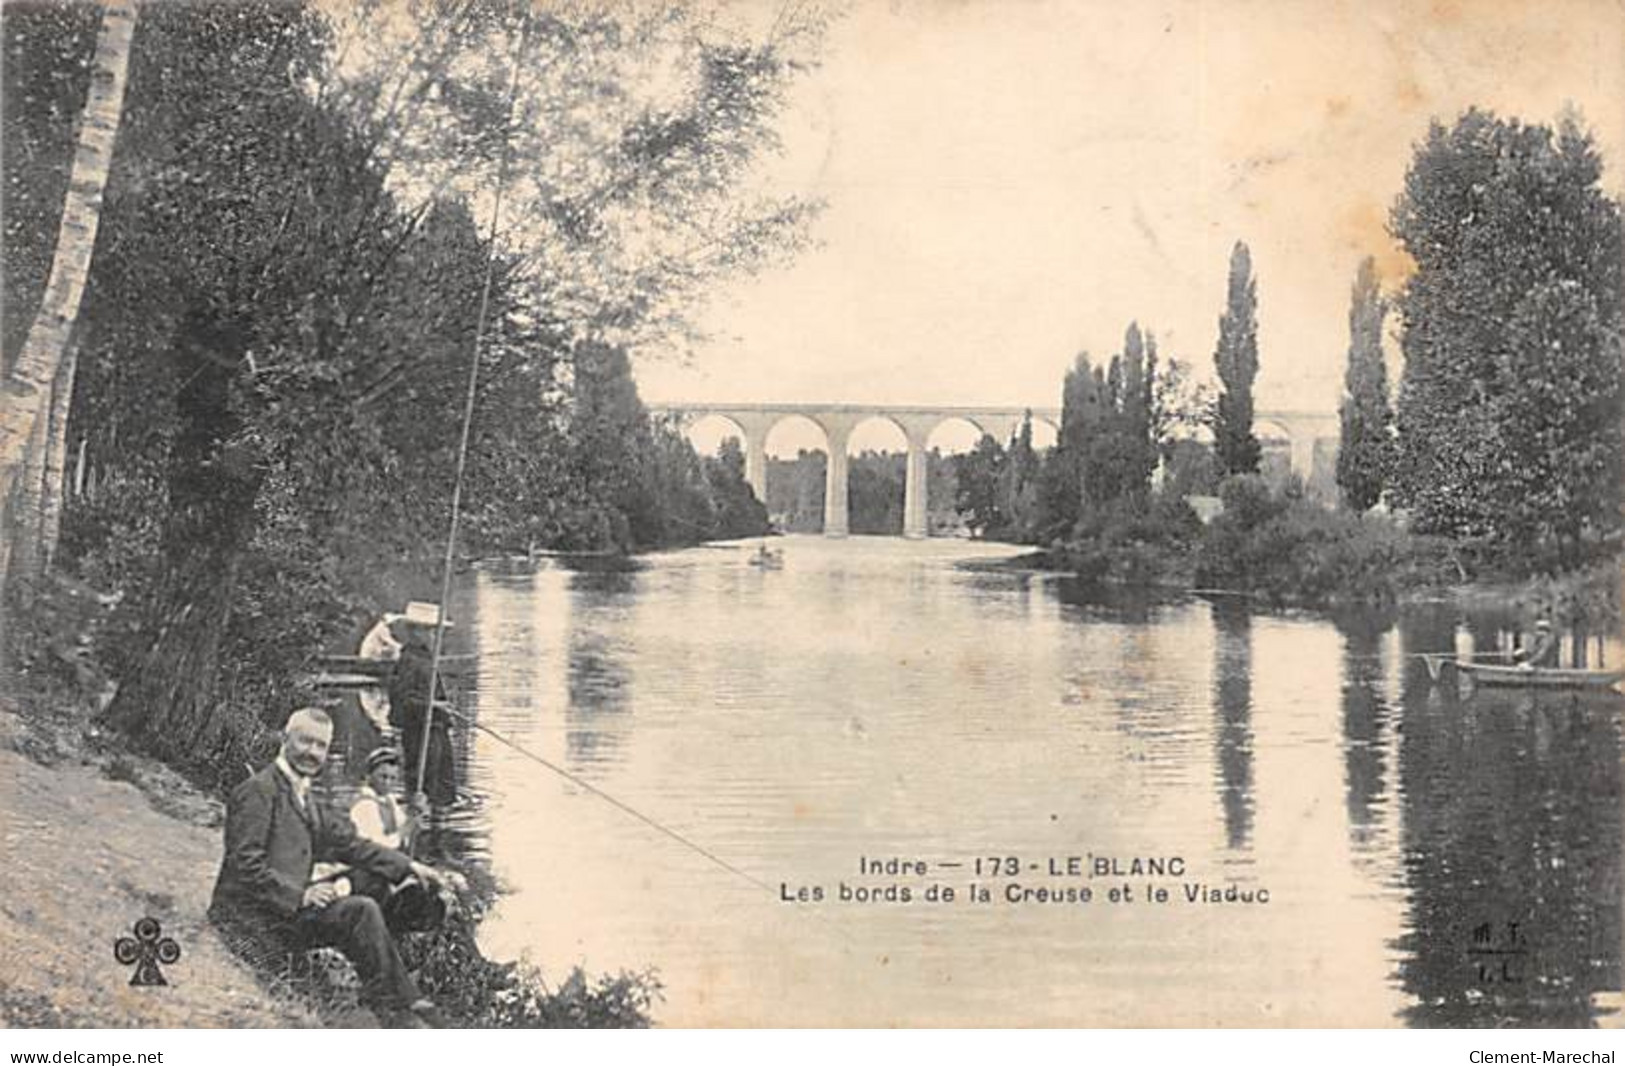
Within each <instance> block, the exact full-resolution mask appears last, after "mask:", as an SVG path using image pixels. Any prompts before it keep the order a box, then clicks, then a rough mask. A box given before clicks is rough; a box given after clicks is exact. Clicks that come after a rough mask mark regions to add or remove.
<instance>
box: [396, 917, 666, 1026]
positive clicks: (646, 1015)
mask: <svg viewBox="0 0 1625 1066" xmlns="http://www.w3.org/2000/svg"><path fill="white" fill-rule="evenodd" d="M478 921H479V913H478V909H476V910H475V911H473V912H468V911H464V912H460V913H456V914H452V915H449V916H448V917H447V919H446V921H445V923H444V924H443V925H442V926H441V927H440V928H439V929H438V930H436V931H435V932H434V933H432V934H423V935H415V936H409V937H407V938H406V940H405V944H404V945H403V947H404V952H403V954H404V956H405V959H406V963H407V966H409V967H410V968H412V969H414V970H416V971H417V980H418V986H419V987H420V988H421V989H422V990H423V993H424V994H425V995H427V996H429V997H431V998H432V999H433V1000H434V1001H435V1004H436V1005H437V1006H439V1007H440V1009H441V1010H442V1011H443V1012H445V1014H446V1016H447V1018H448V1020H450V1021H451V1022H452V1023H453V1024H456V1025H459V1026H464V1027H468V1028H480V1029H646V1028H648V1027H649V1026H650V1025H651V1024H652V1021H653V1019H652V1018H651V1015H650V1011H651V1010H652V1009H653V1007H654V1004H655V1003H656V1001H658V1000H659V999H660V998H661V985H660V981H659V978H658V977H657V976H656V975H655V974H654V972H653V971H644V972H641V973H625V972H622V973H619V974H615V975H607V974H606V975H601V976H599V977H598V978H597V979H596V980H594V979H589V978H588V977H587V975H586V974H585V973H583V972H582V971H581V969H580V968H579V967H578V968H576V969H574V970H572V971H571V972H570V975H569V976H568V977H566V978H565V980H564V982H563V984H561V985H559V986H558V988H556V989H553V988H549V987H548V985H547V982H546V981H544V980H543V978H542V974H541V971H539V970H537V969H536V968H535V967H534V966H531V965H529V964H527V963H523V962H507V963H499V962H493V961H491V960H490V959H487V958H486V957H485V956H484V955H482V954H481V953H480V949H479V944H478V943H477V942H476V940H475V930H476V929H477V927H478Z"/></svg>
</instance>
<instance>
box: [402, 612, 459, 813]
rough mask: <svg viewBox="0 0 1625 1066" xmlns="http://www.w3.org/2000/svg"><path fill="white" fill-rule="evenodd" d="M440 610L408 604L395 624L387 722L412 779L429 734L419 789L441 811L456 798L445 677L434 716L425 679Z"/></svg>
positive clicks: (439, 683) (437, 688)
mask: <svg viewBox="0 0 1625 1066" xmlns="http://www.w3.org/2000/svg"><path fill="white" fill-rule="evenodd" d="M439 621H440V609H439V608H438V607H437V606H435V605H434V604H432V603H410V604H407V608H406V613H405V614H404V615H403V616H402V617H401V619H400V621H399V622H398V623H397V629H398V630H399V632H400V633H401V637H402V645H401V654H400V657H399V658H398V659H396V660H395V669H394V672H393V673H392V674H391V675H390V679H389V724H390V725H392V726H394V727H395V728H396V729H398V730H400V733H401V753H402V756H403V758H402V768H403V769H404V771H405V776H406V777H407V779H408V780H411V779H413V778H415V777H416V776H417V771H418V760H419V759H420V758H421V755H420V754H419V753H420V752H421V751H422V750H423V737H424V730H425V729H426V728H427V730H428V736H429V741H428V743H429V754H428V761H427V762H426V763H425V764H424V767H423V780H422V781H421V782H417V784H418V785H419V791H421V792H422V793H423V794H425V795H426V796H427V797H428V799H429V802H430V803H432V804H434V805H435V806H439V807H444V806H447V805H449V804H451V803H452V802H454V801H455V800H456V799H457V767H456V764H455V762H454V761H453V759H452V754H451V715H450V713H448V708H449V706H450V701H449V700H448V699H447V698H446V687H445V678H444V677H436V678H435V703H436V706H435V708H434V714H433V715H432V716H431V715H430V713H429V678H430V676H431V674H432V673H433V669H434V631H435V627H436V626H437V624H438V623H439Z"/></svg>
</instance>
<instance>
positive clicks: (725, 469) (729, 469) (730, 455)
mask: <svg viewBox="0 0 1625 1066" xmlns="http://www.w3.org/2000/svg"><path fill="white" fill-rule="evenodd" d="M705 475H706V479H707V481H708V482H709V484H710V487H711V497H712V499H713V500H714V501H715V507H716V525H715V527H714V528H713V530H712V532H711V535H712V536H713V537H720V538H728V539H731V538H735V537H754V536H760V535H761V534H764V533H766V532H767V531H768V528H769V527H768V521H767V507H766V505H765V504H763V502H762V501H761V500H758V499H757V498H756V496H755V494H754V493H752V492H751V488H750V483H749V482H748V481H746V480H745V452H744V449H742V448H741V447H740V446H739V438H738V437H728V438H726V439H724V440H723V442H722V444H721V445H719V446H718V448H717V454H716V455H715V456H713V457H710V458H707V459H706V460H705Z"/></svg>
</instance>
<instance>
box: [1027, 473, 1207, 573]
mask: <svg viewBox="0 0 1625 1066" xmlns="http://www.w3.org/2000/svg"><path fill="white" fill-rule="evenodd" d="M1201 530H1202V523H1201V521H1200V520H1199V519H1198V518H1197V517H1196V512H1195V511H1192V510H1191V508H1190V505H1189V504H1187V503H1186V502H1185V501H1184V499H1183V498H1181V497H1179V496H1177V495H1174V494H1171V493H1168V494H1158V495H1155V496H1152V497H1151V498H1150V499H1149V500H1145V499H1132V498H1131V499H1120V500H1117V501H1114V502H1113V503H1111V504H1108V505H1106V506H1103V507H1097V508H1092V509H1090V510H1089V511H1087V512H1086V513H1085V514H1084V516H1083V517H1082V518H1080V519H1079V520H1078V522H1077V524H1076V525H1075V526H1073V529H1072V533H1071V536H1069V537H1068V538H1067V539H1066V540H1065V541H1064V542H1062V543H1061V544H1058V545H1056V546H1055V548H1054V550H1053V552H1052V555H1053V556H1054V557H1055V559H1056V560H1057V561H1058V562H1059V563H1060V564H1061V565H1063V566H1064V567H1066V568H1067V569H1069V570H1072V571H1073V572H1074V573H1076V574H1077V575H1078V576H1079V577H1080V578H1083V579H1084V580H1086V581H1109V582H1112V583H1115V584H1124V585H1161V584H1170V583H1183V582H1185V581H1188V580H1189V577H1190V557H1191V548H1192V545H1193V544H1194V543H1195V541H1196V539H1197V537H1199V536H1200V535H1201Z"/></svg>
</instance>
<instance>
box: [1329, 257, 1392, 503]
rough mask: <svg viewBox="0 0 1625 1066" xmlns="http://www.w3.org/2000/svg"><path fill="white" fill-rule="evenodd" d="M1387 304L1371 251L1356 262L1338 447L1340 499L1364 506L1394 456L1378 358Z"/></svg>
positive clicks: (1378, 492)
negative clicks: (1356, 272)
mask: <svg viewBox="0 0 1625 1066" xmlns="http://www.w3.org/2000/svg"><path fill="white" fill-rule="evenodd" d="M1387 315H1388V305H1387V302H1386V301H1385V300H1384V299H1383V296H1382V291H1381V287H1380V286H1379V284H1378V282H1377V264H1376V261H1375V260H1373V259H1372V258H1371V257H1370V256H1367V257H1366V258H1365V260H1364V261H1363V262H1361V263H1360V269H1359V273H1358V274H1357V275H1356V276H1355V279H1354V291H1353V294H1352V296H1351V297H1350V302H1349V352H1348V367H1347V369H1346V370H1345V371H1344V375H1343V403H1342V406H1341V407H1340V408H1339V411H1338V414H1339V416H1340V420H1341V424H1342V432H1341V436H1340V438H1339V444H1338V448H1337V487H1338V489H1339V490H1341V492H1342V495H1343V503H1344V505H1345V506H1347V507H1349V508H1350V509H1351V510H1354V511H1366V510H1369V509H1370V508H1371V507H1372V506H1374V505H1375V504H1376V503H1377V501H1378V500H1380V499H1382V493H1383V490H1384V488H1385V487H1386V486H1387V482H1388V470H1389V467H1390V465H1391V464H1392V461H1393V420H1394V418H1393V412H1392V411H1391V410H1390V409H1389V406H1388V369H1387V367H1386V366H1384V365H1383V358H1382V325H1383V321H1384V319H1386V317H1387Z"/></svg>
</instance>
